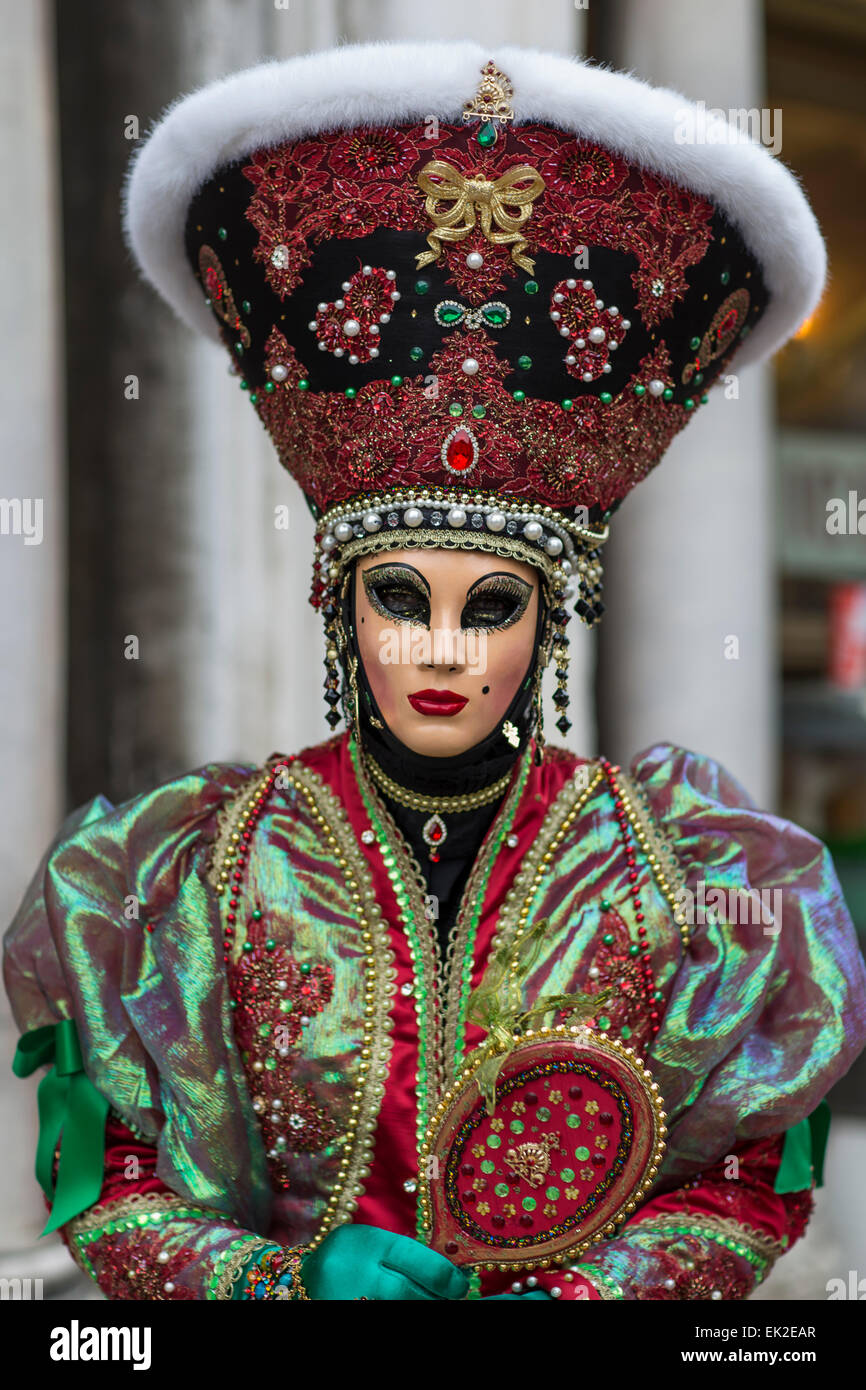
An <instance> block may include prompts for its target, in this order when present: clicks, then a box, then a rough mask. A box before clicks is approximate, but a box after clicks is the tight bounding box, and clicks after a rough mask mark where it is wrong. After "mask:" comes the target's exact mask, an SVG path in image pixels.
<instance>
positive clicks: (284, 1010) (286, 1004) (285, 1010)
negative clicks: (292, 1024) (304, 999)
mask: <svg viewBox="0 0 866 1390" xmlns="http://www.w3.org/2000/svg"><path fill="white" fill-rule="evenodd" d="M294 1007H295V1006H294V1004H293V1003H292V1001H291V999H281V1000H280V1013H281V1014H290V1013H291V1012H292V1009H293V1008H294Z"/></svg>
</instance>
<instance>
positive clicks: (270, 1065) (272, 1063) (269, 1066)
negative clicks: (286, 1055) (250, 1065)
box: [265, 1057, 277, 1071]
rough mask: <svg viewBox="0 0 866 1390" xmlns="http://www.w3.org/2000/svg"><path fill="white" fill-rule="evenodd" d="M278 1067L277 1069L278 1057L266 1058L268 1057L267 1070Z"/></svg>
mask: <svg viewBox="0 0 866 1390" xmlns="http://www.w3.org/2000/svg"><path fill="white" fill-rule="evenodd" d="M276 1069H277V1059H276V1058H275V1057H268V1058H266V1059H265V1071H276Z"/></svg>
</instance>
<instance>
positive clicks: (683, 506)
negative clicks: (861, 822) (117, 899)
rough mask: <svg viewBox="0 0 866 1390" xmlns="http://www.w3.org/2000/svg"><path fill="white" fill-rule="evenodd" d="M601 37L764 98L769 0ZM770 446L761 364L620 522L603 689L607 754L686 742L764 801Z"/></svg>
mask: <svg viewBox="0 0 866 1390" xmlns="http://www.w3.org/2000/svg"><path fill="white" fill-rule="evenodd" d="M600 40H601V51H599V52H597V53H596V56H597V57H599V58H602V59H604V60H606V61H610V62H611V63H613V65H614V66H615V67H619V68H624V69H629V70H631V71H633V72H634V73H635V74H636V75H637V76H638V77H641V78H644V79H646V80H648V81H651V82H654V83H656V84H658V85H662V86H669V87H673V88H675V89H677V90H679V91H682V92H683V93H684V94H685V96H687V97H688V98H690V99H692V100H698V99H700V100H703V101H705V102H706V104H707V106H711V107H722V108H723V109H724V110H725V111H727V110H729V109H731V108H737V109H738V108H740V107H746V108H751V107H755V106H760V105H761V104H762V101H763V70H764V59H763V16H762V6H761V4H760V3H759V0H730V3H728V4H726V5H702V6H699V7H698V9H697V10H696V8H695V6H694V5H693V4H690V3H687V0H611V2H610V3H608V4H605V6H604V7H603V19H602V24H601V35H600ZM734 370H735V371H736V366H735V367H734ZM770 450H771V439H770V411H769V373H768V372H767V371H766V370H765V369H763V368H757V369H756V368H752V369H748V370H746V371H744V372H741V373H740V375H739V399H737V400H727V399H725V397H724V395H723V392H722V389H721V388H717V389H715V390H713V391H711V392H710V400H709V402H708V403H707V404H706V405H705V406H702V407H701V408H700V410H699V411H698V412H697V413H696V416H695V419H694V420H692V421H690V422H689V424H688V426H687V427H686V429H685V431H684V433H683V434H682V435H681V436H680V437H679V438H678V439H677V440H676V441H675V443H674V444H673V446H672V447H671V449H670V450H669V452H668V455H667V457H666V459H665V460H664V462H663V463H662V464H661V466H660V468H659V469H658V470H657V472H656V473H655V474H653V475H651V477H650V478H649V479H647V480H646V481H645V482H643V483H641V484H640V486H639V487H638V488H637V490H636V491H635V492H634V493H633V494H632V495H631V497H629V498H628V499H627V500H626V502H625V503H624V504H623V506H622V509H621V511H620V512H619V513H617V514H616V515H615V516H614V518H613V521H612V526H611V532H612V536H611V540H610V542H609V543H608V545H607V546H606V548H605V550H606V571H607V580H606V585H605V588H606V593H605V600H606V603H607V612H606V614H605V618H604V622H603V624H602V629H603V630H602V633H601V680H600V698H599V718H600V724H601V729H602V746H603V748H604V751H605V752H606V753H607V754H608V756H609V757H611V758H614V759H615V760H617V761H619V762H621V763H623V764H625V763H627V761H628V760H629V759H630V758H631V757H632V756H633V755H634V754H635V753H636V752H638V751H639V750H641V749H643V748H646V747H647V746H648V745H650V744H652V743H654V742H656V741H658V740H666V741H670V742H672V743H677V744H680V745H682V746H683V747H685V748H689V749H692V750H693V751H695V752H697V753H703V754H708V755H710V756H711V757H713V758H715V759H717V760H718V761H719V762H721V763H722V764H724V765H725V766H726V767H727V768H728V769H729V770H730V771H731V772H732V773H733V774H734V775H735V776H736V777H738V778H739V779H740V780H741V781H742V782H743V783H744V784H745V786H746V787H747V788H748V789H749V791H750V792H751V793H752V794H753V795H754V796H755V797H756V798H757V800H758V801H759V802H760V803H761V804H762V805H770V804H772V801H773V798H774V795H775V770H776V768H775V765H776V730H775V718H774V701H775V666H776V651H775V631H774V595H773V534H774V533H773V523H772V516H771V511H770V508H771V501H770V487H771V453H770ZM731 638H735V639H736V640H737V643H738V648H739V654H738V656H737V657H736V658H734V659H730V658H729V657H728V656H726V649H727V648H728V646H729V644H730V639H731Z"/></svg>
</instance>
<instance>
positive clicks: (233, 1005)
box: [229, 999, 238, 1009]
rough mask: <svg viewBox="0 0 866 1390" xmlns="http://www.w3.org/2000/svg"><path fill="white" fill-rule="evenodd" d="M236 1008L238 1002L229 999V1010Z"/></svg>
mask: <svg viewBox="0 0 866 1390" xmlns="http://www.w3.org/2000/svg"><path fill="white" fill-rule="evenodd" d="M237 1006H238V1001H237V999H230V1000H229V1008H230V1009H236V1008H237Z"/></svg>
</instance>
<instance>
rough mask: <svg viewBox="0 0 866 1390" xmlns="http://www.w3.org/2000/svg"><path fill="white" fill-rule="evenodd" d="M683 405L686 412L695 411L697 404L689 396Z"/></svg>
mask: <svg viewBox="0 0 866 1390" xmlns="http://www.w3.org/2000/svg"><path fill="white" fill-rule="evenodd" d="M683 405H684V406H685V408H686V410H694V406H695V403H694V401H693V400H692V398H691V396H687V397H686V399H685V400H684V401H683Z"/></svg>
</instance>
